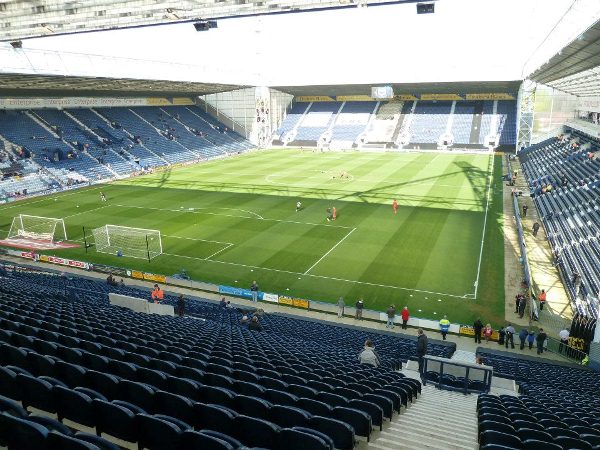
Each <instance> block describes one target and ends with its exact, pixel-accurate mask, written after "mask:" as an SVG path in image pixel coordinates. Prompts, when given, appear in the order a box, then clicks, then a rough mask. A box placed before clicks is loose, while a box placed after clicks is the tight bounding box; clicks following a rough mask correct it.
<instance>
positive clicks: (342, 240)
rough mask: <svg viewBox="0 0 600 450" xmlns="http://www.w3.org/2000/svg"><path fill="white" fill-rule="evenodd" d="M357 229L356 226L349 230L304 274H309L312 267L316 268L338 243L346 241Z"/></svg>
mask: <svg viewBox="0 0 600 450" xmlns="http://www.w3.org/2000/svg"><path fill="white" fill-rule="evenodd" d="M355 230H356V228H352V229H351V230H350V231H349V232H348V234H346V236H344V237H343V238H342V239H340V240H339V241H338V242H337V244H335V245H334V246H333V247H331V248H330V249H329V251H328V252H327V253H325V254H324V255H323V256H321V257H320V258H319V260H318V261H317V262H316V263H314V264H313V265H312V266H310V267H309V268H308V269H307V270H306V272H304V273H303V275H307V274H308V272H310V271H311V270H312V269H314V267H315V266H316V265H317V264H319V263H320V262H321V261H323V259H324V258H325V257H326V256H327V255H329V254H330V253H331V252H332V251H334V250H335V248H336V247H337V246H338V245H340V244H341V243H342V242H344V241H345V240H346V238H347V237H348V236H350V235H351V234H352V233H354V231H355Z"/></svg>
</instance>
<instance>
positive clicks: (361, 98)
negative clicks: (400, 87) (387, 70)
mask: <svg viewBox="0 0 600 450" xmlns="http://www.w3.org/2000/svg"><path fill="white" fill-rule="evenodd" d="M335 99H336V100H337V101H338V102H376V101H377V100H376V99H374V98H373V97H371V96H370V95H338V96H337V97H336V98H335Z"/></svg>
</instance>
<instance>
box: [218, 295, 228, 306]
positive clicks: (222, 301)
mask: <svg viewBox="0 0 600 450" xmlns="http://www.w3.org/2000/svg"><path fill="white" fill-rule="evenodd" d="M219 306H220V307H221V308H227V300H225V297H221V301H220V302H219Z"/></svg>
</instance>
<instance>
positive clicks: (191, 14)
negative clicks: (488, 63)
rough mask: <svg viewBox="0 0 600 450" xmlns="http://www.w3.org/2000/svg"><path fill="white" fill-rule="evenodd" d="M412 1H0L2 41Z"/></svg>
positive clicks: (409, 0) (0, 37) (410, 0)
mask: <svg viewBox="0 0 600 450" xmlns="http://www.w3.org/2000/svg"><path fill="white" fill-rule="evenodd" d="M414 1H415V0H392V1H390V0H368V1H367V0H364V1H363V0H260V1H259V0H214V1H210V2H209V1H206V0H177V1H172V0H171V1H169V0H167V1H156V0H128V1H123V0H118V1H110V0H80V1H77V0H69V1H60V0H36V1H19V0H2V1H0V41H10V40H18V39H25V38H31V37H39V36H49V35H57V34H67V33H78V32H89V31H98V30H114V29H118V28H128V27H136V26H144V25H155V24H165V23H178V22H185V21H196V20H200V19H208V18H224V17H236V16H251V15H257V14H273V13H281V12H295V11H306V10H315V9H317V10H318V9H329V8H344V7H351V6H355V5H356V4H358V3H361V4H367V3H368V4H370V5H374V4H386V3H403V2H409V3H412V2H414Z"/></svg>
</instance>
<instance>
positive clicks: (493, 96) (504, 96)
mask: <svg viewBox="0 0 600 450" xmlns="http://www.w3.org/2000/svg"><path fill="white" fill-rule="evenodd" d="M465 100H516V97H515V96H514V95H513V94H508V93H506V92H496V93H489V94H465Z"/></svg>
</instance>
